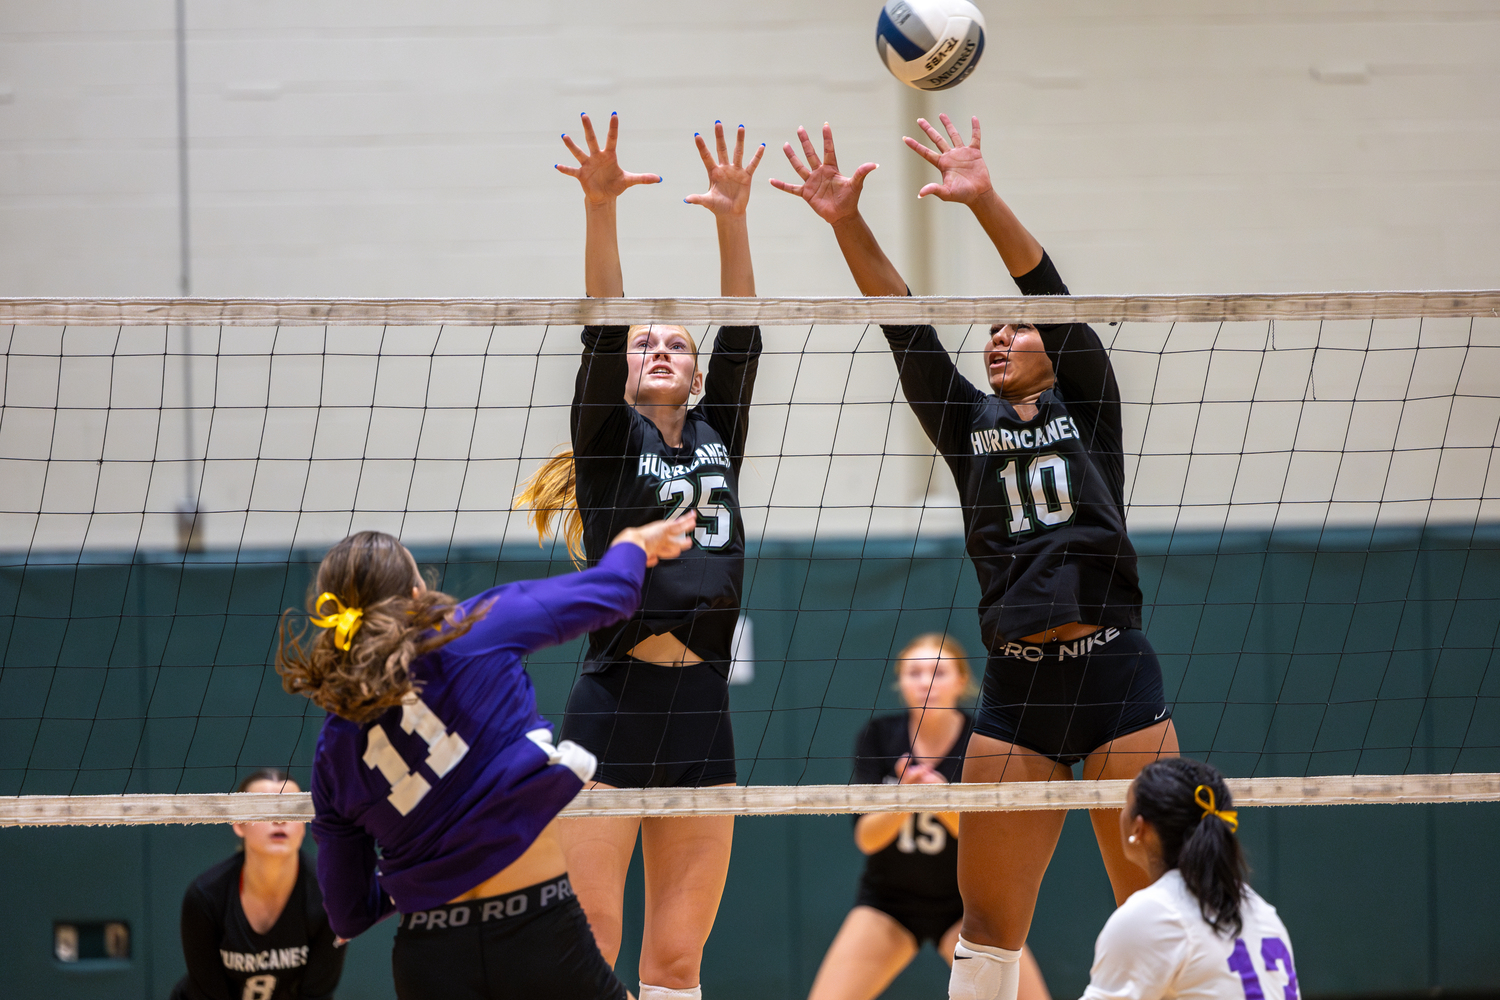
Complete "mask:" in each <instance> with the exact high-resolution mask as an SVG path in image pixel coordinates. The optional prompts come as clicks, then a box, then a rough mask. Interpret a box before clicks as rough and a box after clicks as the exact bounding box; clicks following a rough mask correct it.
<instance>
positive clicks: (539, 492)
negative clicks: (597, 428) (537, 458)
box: [516, 448, 588, 566]
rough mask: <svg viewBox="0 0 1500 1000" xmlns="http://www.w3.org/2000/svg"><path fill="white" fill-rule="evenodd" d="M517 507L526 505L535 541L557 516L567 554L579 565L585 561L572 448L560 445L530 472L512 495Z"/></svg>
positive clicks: (540, 541) (540, 539) (545, 533)
mask: <svg viewBox="0 0 1500 1000" xmlns="http://www.w3.org/2000/svg"><path fill="white" fill-rule="evenodd" d="M516 506H517V507H529V508H531V513H530V514H528V515H526V520H527V521H528V522H530V524H531V526H532V527H534V528H536V537H537V544H538V545H541V544H543V543H544V542H546V540H547V536H548V535H550V534H551V533H552V519H553V518H554V517H559V516H560V517H561V524H560V525H559V529H560V530H561V532H562V535H563V538H564V539H565V540H566V541H567V543H568V555H570V556H572V557H573V562H574V563H575V564H577V565H579V566H582V565H583V564H584V563H585V562H587V561H588V557H587V556H586V555H585V554H584V551H583V515H582V514H580V513H578V487H577V482H576V480H575V479H574V474H573V449H572V448H562V449H559V450H558V451H557V453H556V454H554V455H553V456H552V457H551V458H549V459H547V461H546V462H544V463H543V464H542V467H541V468H540V469H537V470H536V471H535V472H533V473H532V474H531V478H529V479H527V480H526V482H525V484H524V485H523V486H522V487H521V492H520V493H517V494H516Z"/></svg>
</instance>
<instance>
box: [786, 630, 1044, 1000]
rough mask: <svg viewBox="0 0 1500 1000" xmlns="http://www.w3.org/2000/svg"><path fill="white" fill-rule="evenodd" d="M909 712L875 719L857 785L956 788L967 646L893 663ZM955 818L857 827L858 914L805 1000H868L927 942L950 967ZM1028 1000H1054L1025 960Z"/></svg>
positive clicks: (928, 648)
mask: <svg viewBox="0 0 1500 1000" xmlns="http://www.w3.org/2000/svg"><path fill="white" fill-rule="evenodd" d="M896 682H897V688H898V689H899V690H900V692H901V700H902V701H904V702H906V708H907V710H906V711H905V712H901V713H899V714H896V715H884V716H881V717H879V718H876V719H871V720H870V722H869V724H868V725H866V726H865V728H864V729H863V730H861V732H860V734H859V739H858V741H857V742H856V744H855V751H854V781H855V782H857V783H860V784H871V785H873V784H880V783H892V782H899V783H900V784H904V785H910V784H943V783H946V782H950V781H957V780H958V776H959V772H960V771H961V769H962V768H963V760H964V748H965V746H967V744H968V741H969V726H970V723H971V722H972V720H971V719H970V717H969V713H967V712H965V711H964V710H963V709H961V708H959V707H958V706H959V701H960V699H962V698H964V697H965V696H966V695H969V694H972V688H973V686H974V684H973V675H972V674H971V673H970V672H969V660H968V656H967V655H966V654H965V652H964V649H963V647H962V646H960V645H959V644H958V642H957V641H956V640H954V639H952V638H950V637H949V636H946V635H944V634H943V633H941V632H928V633H926V634H924V635H919V636H917V637H916V638H915V639H913V640H912V641H911V642H909V643H907V644H906V648H904V649H902V650H901V653H900V655H899V656H897V658H896ZM957 836H958V813H869V814H867V815H864V816H860V817H859V818H858V819H857V820H856V821H855V824H854V843H855V844H856V845H857V846H858V847H859V849H860V850H861V851H862V852H863V853H865V854H866V855H868V860H866V862H865V870H864V873H863V875H861V876H860V880H859V894H858V895H857V896H856V898H855V903H854V909H852V910H850V911H849V915H848V916H847V917H845V918H844V924H843V926H842V927H840V928H839V932H838V934H837V936H835V937H834V939H833V944H831V945H829V947H828V953H827V954H826V955H824V956H823V964H822V965H821V966H819V967H818V975H817V978H815V979H814V980H813V986H812V992H811V993H810V994H808V1000H872V998H873V997H876V996H878V995H879V994H880V993H882V992H883V991H884V990H885V988H886V987H887V986H889V985H890V983H891V980H893V979H895V978H896V976H897V975H898V974H899V973H900V972H901V970H902V969H904V968H906V967H907V965H909V964H911V960H912V959H913V958H915V957H916V956H917V952H918V951H919V950H920V949H921V947H922V944H923V942H924V941H931V942H932V943H933V944H934V945H935V946H936V947H937V951H938V954H939V955H941V956H943V959H944V961H946V962H947V963H948V964H949V965H952V964H953V946H954V945H955V944H956V943H957V942H958V930H959V921H960V919H961V918H962V917H963V912H964V903H963V899H962V898H961V897H960V896H959V893H958V840H957ZM1021 997H1022V1000H1049V994H1048V993H1047V985H1046V983H1045V982H1044V981H1043V980H1042V974H1041V970H1039V969H1038V968H1037V966H1036V960H1035V959H1033V958H1032V957H1031V953H1030V951H1027V952H1026V954H1025V957H1024V958H1023V959H1022V980H1021Z"/></svg>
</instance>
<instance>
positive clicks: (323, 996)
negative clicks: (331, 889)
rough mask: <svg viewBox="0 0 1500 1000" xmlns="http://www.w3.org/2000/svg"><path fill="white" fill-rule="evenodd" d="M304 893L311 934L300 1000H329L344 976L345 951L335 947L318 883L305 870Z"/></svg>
mask: <svg viewBox="0 0 1500 1000" xmlns="http://www.w3.org/2000/svg"><path fill="white" fill-rule="evenodd" d="M302 870H303V872H304V873H305V874H304V878H305V879H306V882H305V883H304V891H305V892H306V893H307V894H308V921H307V927H308V930H309V931H310V932H311V933H310V934H309V935H308V942H307V968H306V969H305V970H304V971H303V973H302V989H301V992H300V994H299V995H300V996H301V1000H332V998H333V991H334V990H335V989H336V988H337V987H338V985H339V977H340V976H342V975H343V974H344V956H345V955H346V954H347V953H348V949H347V948H339V947H336V946H335V944H334V942H335V941H337V940H338V939H337V938H336V937H335V936H334V933H333V927H332V926H331V925H330V924H329V923H328V915H327V914H326V913H324V912H323V897H322V896H321V895H319V894H318V882H317V879H315V878H313V877H312V871H311V870H310V869H309V868H308V867H306V866H304V867H303V869H302Z"/></svg>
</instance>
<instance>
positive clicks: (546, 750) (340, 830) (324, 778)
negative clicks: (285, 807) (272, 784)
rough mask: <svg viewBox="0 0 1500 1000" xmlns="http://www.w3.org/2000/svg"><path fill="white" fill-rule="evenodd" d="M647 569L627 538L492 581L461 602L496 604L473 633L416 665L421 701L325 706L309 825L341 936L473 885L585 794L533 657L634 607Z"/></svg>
mask: <svg viewBox="0 0 1500 1000" xmlns="http://www.w3.org/2000/svg"><path fill="white" fill-rule="evenodd" d="M645 571H646V554H645V552H644V551H642V550H641V548H640V547H639V546H636V545H616V546H615V547H614V548H612V549H610V550H609V552H608V553H606V555H605V556H604V558H603V559H601V560H600V561H599V564H598V565H597V566H595V567H593V568H592V569H587V570H584V571H583V572H581V573H569V574H567V575H566V576H559V577H552V578H550V579H546V580H525V581H522V582H519V583H512V584H507V585H506V586H503V587H496V588H494V589H493V590H487V591H485V592H484V593H482V594H479V595H478V596H477V597H473V598H471V599H469V600H467V601H465V602H463V604H462V605H461V607H462V608H463V610H464V613H465V614H468V613H471V612H474V611H476V610H478V609H484V608H486V607H487V610H486V611H484V617H483V618H481V619H480V620H479V621H478V622H476V623H475V625H474V627H473V628H471V629H470V630H469V632H468V633H467V634H465V635H463V636H461V637H459V638H458V639H455V640H454V641H452V642H450V643H448V644H447V645H445V646H442V647H440V648H438V649H436V650H434V651H433V652H431V653H428V654H427V655H426V656H423V657H421V658H420V659H418V660H415V661H414V662H413V664H412V673H413V675H414V676H415V677H416V678H417V679H418V680H419V681H420V682H421V687H422V690H421V697H420V699H418V700H417V701H416V703H415V704H408V705H402V706H400V707H397V708H392V709H390V710H389V711H387V712H386V713H385V714H384V715H382V716H381V717H380V718H379V719H377V720H375V721H374V722H371V723H366V724H364V725H360V724H359V723H355V722H350V721H349V720H347V719H342V718H340V717H338V716H336V715H331V714H330V715H329V716H328V718H327V719H326V720H325V721H324V723H323V731H322V733H321V735H320V736H319V737H318V749H317V754H316V757H315V758H314V760H313V775H312V798H313V808H314V814H315V815H314V819H313V823H312V832H313V837H314V838H315V839H316V840H317V842H318V885H319V886H320V888H321V889H322V892H323V903H324V906H325V907H326V908H327V911H328V919H329V922H330V924H331V925H332V926H333V929H334V931H335V932H336V933H337V934H338V935H339V936H340V937H343V938H352V937H354V936H355V935H356V934H359V933H360V932H361V931H364V930H366V929H367V928H369V927H370V926H371V925H372V924H374V923H376V922H377V921H379V920H380V919H382V918H384V917H385V916H387V915H389V914H390V913H391V912H392V911H393V910H400V911H401V912H403V913H410V912H414V911H416V910H424V909H429V908H431V907H434V906H439V905H441V904H443V903H446V902H447V901H448V900H450V899H453V898H454V897H456V896H459V895H461V894H463V893H465V892H467V891H468V890H470V889H472V888H474V886H476V885H478V884H479V883H480V882H482V881H483V880H485V879H487V878H489V877H490V876H491V875H494V874H495V873H496V872H498V871H500V870H501V869H503V868H505V867H506V866H507V865H509V864H510V863H511V862H512V861H514V860H516V858H518V857H520V856H521V854H522V853H523V852H524V851H525V850H526V848H528V847H530V846H531V844H532V842H533V841H534V840H535V839H536V838H537V835H538V834H540V833H541V831H542V829H543V828H544V827H545V826H546V825H547V824H548V823H549V822H551V820H552V818H553V817H554V816H556V815H557V813H558V812H559V811H561V810H562V808H563V807H564V806H566V805H567V804H568V802H570V801H571V800H572V799H573V797H574V796H575V795H577V794H578V791H579V789H581V788H582V787H583V782H582V779H581V778H580V777H579V775H578V774H576V773H574V771H573V770H572V769H570V768H569V767H568V766H566V765H564V764H562V763H558V762H557V761H558V755H557V753H556V751H554V750H553V748H552V747H551V744H550V732H551V726H550V724H549V723H548V722H547V721H546V720H545V719H543V718H542V717H541V716H540V715H538V714H537V709H536V692H535V690H534V689H533V688H532V686H531V678H530V677H528V676H527V675H526V670H525V666H524V664H523V663H522V657H524V656H525V655H526V654H528V653H531V652H533V651H535V650H538V649H542V648H544V647H547V646H555V645H558V644H559V643H564V642H567V641H568V640H570V639H574V638H577V637H578V636H580V635H583V634H584V633H587V632H591V631H594V630H597V629H601V628H607V627H608V626H610V625H613V624H614V623H615V622H618V621H620V620H621V619H624V618H627V617H629V616H630V615H631V614H633V613H634V612H635V610H636V608H637V607H639V605H640V601H641V582H642V580H643V578H644V575H645ZM528 734H531V735H530V737H529V738H528ZM377 844H378V845H379V850H380V853H379V856H377V855H376V845H377Z"/></svg>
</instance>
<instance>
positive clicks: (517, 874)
mask: <svg viewBox="0 0 1500 1000" xmlns="http://www.w3.org/2000/svg"><path fill="white" fill-rule="evenodd" d="M556 826H557V820H553V821H552V822H551V823H548V824H547V826H546V828H545V829H543V830H542V832H541V834H540V835H539V836H538V837H537V838H536V840H534V841H532V843H531V846H530V847H528V848H526V853H524V854H522V855H521V856H520V857H519V858H517V859H516V860H514V861H512V862H511V863H510V864H508V865H506V866H505V867H504V868H502V869H500V870H499V871H498V872H496V873H495V874H493V875H491V876H490V877H489V878H487V879H485V880H484V881H483V882H481V883H479V884H478V885H476V886H475V887H474V888H472V889H470V890H469V891H468V892H466V893H464V894H463V895H461V896H457V897H455V898H453V899H450V900H448V902H450V903H462V902H464V901H465V900H469V899H488V898H489V897H490V896H503V895H504V894H506V893H507V892H515V891H516V890H517V889H525V888H527V887H528V886H533V885H536V884H537V883H538V882H545V881H547V880H548V879H552V878H557V877H558V876H559V875H562V874H563V873H564V872H566V871H567V870H568V861H567V858H565V857H564V856H563V852H562V845H561V844H559V843H558V842H557V833H556V831H555V829H554V828H555V827H556Z"/></svg>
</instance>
